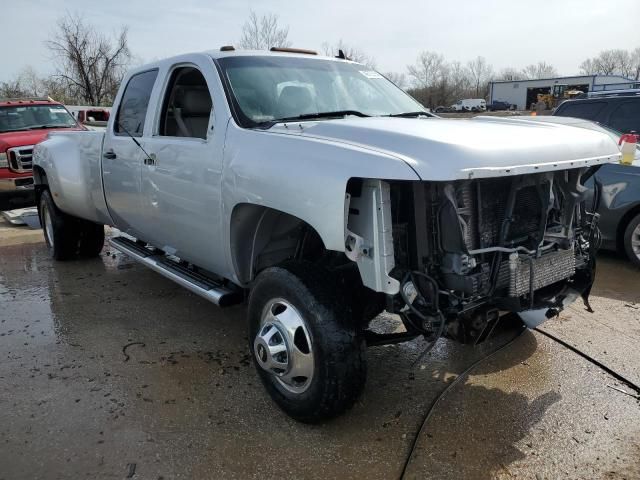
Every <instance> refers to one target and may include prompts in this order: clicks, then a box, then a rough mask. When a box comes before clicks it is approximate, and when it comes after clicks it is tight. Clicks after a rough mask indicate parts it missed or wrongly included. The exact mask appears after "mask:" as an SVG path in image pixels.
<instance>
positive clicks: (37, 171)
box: [33, 165, 49, 205]
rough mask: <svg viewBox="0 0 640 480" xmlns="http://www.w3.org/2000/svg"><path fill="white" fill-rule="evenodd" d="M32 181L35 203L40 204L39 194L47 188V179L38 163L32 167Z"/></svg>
mask: <svg viewBox="0 0 640 480" xmlns="http://www.w3.org/2000/svg"><path fill="white" fill-rule="evenodd" d="M33 183H34V190H35V194H36V205H38V204H40V196H41V195H42V192H43V191H44V190H46V189H48V188H49V181H48V180H47V174H46V173H45V171H44V170H43V169H42V168H41V167H39V166H38V165H34V167H33Z"/></svg>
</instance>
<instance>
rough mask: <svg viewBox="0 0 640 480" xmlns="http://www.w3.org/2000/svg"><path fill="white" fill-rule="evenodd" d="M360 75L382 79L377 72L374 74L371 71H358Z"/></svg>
mask: <svg viewBox="0 0 640 480" xmlns="http://www.w3.org/2000/svg"><path fill="white" fill-rule="evenodd" d="M360 73H361V74H362V75H364V76H365V77H367V78H384V77H383V76H382V75H380V74H379V73H378V72H374V71H373V70H360Z"/></svg>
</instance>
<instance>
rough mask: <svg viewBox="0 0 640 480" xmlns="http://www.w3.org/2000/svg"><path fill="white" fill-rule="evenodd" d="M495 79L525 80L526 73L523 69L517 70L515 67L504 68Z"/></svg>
mask: <svg viewBox="0 0 640 480" xmlns="http://www.w3.org/2000/svg"><path fill="white" fill-rule="evenodd" d="M495 80H502V81H514V80H525V75H524V74H523V73H522V71H520V70H516V69H515V68H504V69H502V70H501V71H500V73H499V74H498V75H497V76H496V78H495Z"/></svg>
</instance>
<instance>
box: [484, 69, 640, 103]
mask: <svg viewBox="0 0 640 480" xmlns="http://www.w3.org/2000/svg"><path fill="white" fill-rule="evenodd" d="M556 84H566V85H568V89H569V90H582V91H583V92H592V91H598V90H616V89H620V88H638V87H634V84H635V85H640V82H638V81H635V82H634V80H632V79H630V78H625V77H622V76H618V75H578V76H572V77H555V78H541V79H534V80H508V81H497V82H490V84H489V102H488V103H491V102H493V101H497V100H499V101H503V102H509V103H511V104H513V105H517V108H518V110H526V109H527V107H528V106H529V105H531V103H532V102H535V101H536V100H537V95H538V94H539V93H551V90H552V89H553V86H554V85H556Z"/></svg>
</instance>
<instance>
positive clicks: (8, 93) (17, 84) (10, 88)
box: [0, 78, 31, 98]
mask: <svg viewBox="0 0 640 480" xmlns="http://www.w3.org/2000/svg"><path fill="white" fill-rule="evenodd" d="M29 96H31V95H30V94H29V92H27V90H26V89H25V88H24V86H23V85H22V83H21V81H20V78H15V79H13V80H9V81H8V82H0V98H24V97H29Z"/></svg>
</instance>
